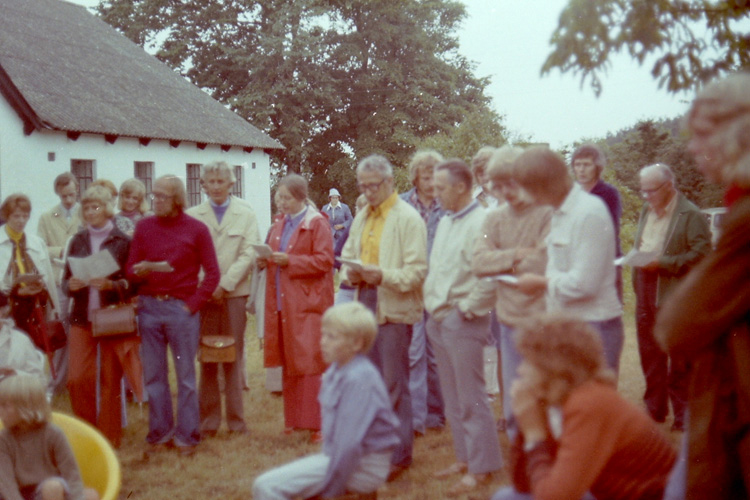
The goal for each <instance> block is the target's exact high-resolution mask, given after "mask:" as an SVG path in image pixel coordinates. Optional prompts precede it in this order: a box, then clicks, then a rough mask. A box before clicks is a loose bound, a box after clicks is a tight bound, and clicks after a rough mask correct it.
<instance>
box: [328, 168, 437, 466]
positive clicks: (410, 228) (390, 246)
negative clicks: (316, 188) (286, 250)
mask: <svg viewBox="0 0 750 500" xmlns="http://www.w3.org/2000/svg"><path fill="white" fill-rule="evenodd" d="M357 187H358V188H359V191H360V192H361V193H363V194H364V195H365V197H366V198H367V203H368V206H367V208H365V209H363V210H361V211H360V212H359V213H358V214H357V216H356V217H355V218H354V221H353V222H352V225H351V228H350V231H349V239H347V241H346V245H344V249H343V251H342V252H341V257H342V259H345V260H360V261H361V262H362V264H363V265H362V267H361V268H357V270H355V268H354V267H352V266H349V265H346V266H344V267H343V268H342V271H344V273H345V275H344V279H346V278H347V277H348V279H349V282H350V283H352V284H353V285H355V286H357V287H358V300H359V301H360V302H362V303H364V304H365V305H367V306H368V307H370V308H371V309H372V310H373V311H374V312H375V316H376V318H377V320H378V336H377V338H376V339H375V344H374V345H373V346H372V349H370V352H369V357H370V359H371V360H372V362H373V363H374V364H375V366H377V367H378V369H379V370H380V372H381V374H382V375H383V380H384V381H385V385H386V387H387V388H388V392H389V393H390V397H391V401H392V402H393V407H394V411H395V412H396V415H397V416H398V418H399V421H400V422H401V426H400V428H399V437H400V438H401V445H400V446H399V447H398V448H397V449H396V450H395V451H394V452H393V457H392V459H391V463H392V464H393V465H392V471H391V474H390V475H389V480H392V479H393V478H395V477H396V476H397V475H398V474H399V473H400V472H402V471H403V470H404V469H406V468H407V467H408V466H409V465H411V459H412V444H413V441H414V431H413V422H412V408H411V395H410V393H409V344H410V342H411V334H412V327H413V326H414V323H416V322H418V321H420V320H421V319H422V314H423V307H422V283H423V281H424V278H425V275H426V274H427V228H426V226H425V223H424V221H423V220H422V217H421V216H420V215H419V212H417V211H416V210H415V209H414V208H413V207H411V205H409V204H408V203H406V202H405V201H403V200H402V199H400V198H399V196H398V193H396V192H395V190H394V182H393V167H392V166H391V164H390V163H389V162H388V160H387V159H385V158H384V157H382V156H378V155H372V156H368V157H367V158H365V159H364V160H362V161H361V162H360V163H359V165H358V166H357Z"/></svg>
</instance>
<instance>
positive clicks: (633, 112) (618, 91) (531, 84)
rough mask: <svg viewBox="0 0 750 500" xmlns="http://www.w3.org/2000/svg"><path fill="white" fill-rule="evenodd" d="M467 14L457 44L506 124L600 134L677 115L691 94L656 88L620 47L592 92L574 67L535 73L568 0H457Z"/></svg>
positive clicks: (570, 136) (526, 131)
mask: <svg viewBox="0 0 750 500" xmlns="http://www.w3.org/2000/svg"><path fill="white" fill-rule="evenodd" d="M463 2H464V4H466V6H467V14H468V16H467V19H466V20H465V21H464V24H463V26H462V29H461V31H460V33H459V41H460V50H459V51H460V52H461V53H462V54H463V55H464V56H465V57H467V58H468V59H469V60H471V61H474V62H476V64H477V65H476V70H475V74H476V76H479V77H485V76H489V77H490V78H491V82H492V83H491V84H490V86H489V88H488V92H487V93H488V94H489V95H490V96H491V97H492V99H493V104H494V108H495V110H496V111H497V112H498V113H500V114H502V115H504V117H505V125H506V126H507V127H508V128H509V129H510V131H511V132H515V133H520V134H523V135H525V136H531V139H532V140H533V141H536V142H548V143H550V145H551V146H552V147H553V148H561V147H563V146H565V145H569V144H572V143H573V142H575V141H579V140H582V139H587V138H588V139H591V138H599V137H603V136H605V135H606V134H607V132H613V133H614V132H617V131H618V130H621V129H623V128H626V127H629V126H632V125H634V124H635V123H636V122H638V121H639V120H641V119H648V118H672V117H675V116H681V115H683V114H684V113H685V112H686V111H687V108H688V106H689V101H690V99H691V98H692V94H690V95H688V94H684V93H682V94H677V95H672V94H670V93H668V92H667V91H666V90H665V89H659V88H658V82H657V80H655V79H653V78H652V76H651V72H650V71H651V65H648V64H646V65H644V66H638V64H637V63H636V62H634V61H632V60H631V59H630V57H629V56H627V55H618V57H616V58H615V60H614V62H613V64H612V65H611V67H610V68H609V71H608V72H607V74H606V75H605V76H604V77H603V78H602V82H603V91H602V93H601V95H600V96H599V98H598V99H597V98H596V97H595V95H594V92H593V90H592V89H591V87H590V86H589V83H588V82H589V81H588V80H587V81H586V83H585V84H584V86H583V87H581V85H580V81H581V80H580V75H578V76H574V75H573V74H561V73H560V72H559V71H558V70H553V71H552V72H551V73H548V74H547V75H546V76H544V77H542V76H540V69H541V67H542V64H543V63H544V60H545V59H546V57H547V55H548V54H549V52H550V51H551V46H550V44H549V40H550V38H551V37H552V33H553V32H554V30H555V28H556V27H557V21H558V18H559V16H560V13H561V12H562V10H563V7H564V6H565V5H566V4H567V3H568V1H567V0H463Z"/></svg>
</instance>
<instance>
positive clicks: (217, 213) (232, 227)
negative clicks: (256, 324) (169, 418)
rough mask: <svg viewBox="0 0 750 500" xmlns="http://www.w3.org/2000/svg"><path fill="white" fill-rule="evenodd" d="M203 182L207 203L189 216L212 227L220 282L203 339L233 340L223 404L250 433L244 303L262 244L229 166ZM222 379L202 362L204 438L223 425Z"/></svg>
mask: <svg viewBox="0 0 750 500" xmlns="http://www.w3.org/2000/svg"><path fill="white" fill-rule="evenodd" d="M201 182H202V184H203V190H204V191H205V192H206V194H208V198H209V199H208V201H206V202H204V203H202V204H200V205H198V206H195V207H192V208H190V209H189V210H187V212H186V213H187V214H188V215H191V216H193V217H195V218H196V219H198V220H200V221H201V222H203V223H204V224H205V225H206V226H208V230H209V232H210V233H211V238H212V240H213V242H214V247H215V248H216V257H217V259H218V261H219V269H220V271H221V280H220V281H219V285H218V286H217V287H216V290H215V291H214V293H213V297H212V300H211V301H209V302H208V303H206V304H205V305H204V306H203V308H202V309H201V336H204V335H229V336H232V337H234V342H235V352H236V357H235V361H234V362H233V363H222V364H221V365H222V366H223V369H224V381H225V386H224V396H225V403H224V404H225V407H226V420H227V427H228V429H229V432H230V433H238V434H244V433H246V432H247V426H246V425H245V419H244V415H243V409H242V385H243V380H244V374H243V373H242V367H243V366H244V365H243V363H242V360H243V355H244V346H245V325H246V320H247V316H246V312H245V303H246V302H247V297H248V295H249V294H250V281H251V271H250V270H251V266H252V264H253V260H254V258H255V252H254V251H253V247H252V245H253V244H254V243H260V234H259V232H258V221H257V219H256V217H255V212H254V211H253V209H252V208H250V206H249V205H248V204H247V203H245V202H244V201H243V200H240V199H238V198H235V197H232V196H230V195H229V193H230V192H231V190H232V185H233V184H234V183H235V182H236V178H235V176H234V172H233V171H232V168H231V167H230V166H229V165H227V163H226V162H223V161H218V162H213V163H209V164H206V165H204V166H203V168H202V172H201ZM218 374H219V364H218V363H201V381H200V390H199V403H200V417H201V435H202V437H213V436H215V435H216V433H217V431H218V429H219V426H220V425H221V391H220V390H219V382H218Z"/></svg>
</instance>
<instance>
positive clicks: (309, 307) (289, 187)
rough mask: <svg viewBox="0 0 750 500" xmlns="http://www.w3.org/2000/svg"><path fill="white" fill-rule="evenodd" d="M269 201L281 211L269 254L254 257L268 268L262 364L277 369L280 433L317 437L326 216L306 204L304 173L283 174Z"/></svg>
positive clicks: (328, 266) (328, 259)
mask: <svg viewBox="0 0 750 500" xmlns="http://www.w3.org/2000/svg"><path fill="white" fill-rule="evenodd" d="M274 199H275V202H276V206H277V208H278V210H279V212H281V213H280V215H279V217H278V218H277V219H276V221H275V222H274V224H273V226H271V229H270V231H269V232H268V238H267V243H268V245H269V246H270V247H271V249H272V250H273V254H272V255H271V256H270V257H268V258H267V259H261V258H259V259H258V264H259V266H261V267H262V266H264V265H265V266H267V272H266V276H267V279H266V311H265V351H264V363H265V366H266V367H268V368H270V367H276V366H281V367H282V382H283V390H282V394H283V398H284V426H285V432H286V433H290V432H292V431H293V430H295V429H310V430H313V431H315V434H313V440H318V439H319V434H318V431H320V405H319V403H318V391H319V389H320V377H321V375H322V373H323V371H325V364H324V362H323V357H322V355H321V353H320V320H321V316H322V315H323V313H324V312H325V310H326V309H328V308H329V307H331V306H332V305H333V237H332V236H331V227H330V224H329V223H328V220H327V219H326V217H325V216H324V215H322V214H321V213H320V212H319V211H318V210H317V209H316V208H315V207H314V206H309V205H308V204H307V181H306V180H305V179H304V178H303V177H301V176H299V175H297V174H290V175H288V176H286V177H284V178H283V179H282V180H281V182H280V183H279V187H278V189H277V191H276V196H275V198H274Z"/></svg>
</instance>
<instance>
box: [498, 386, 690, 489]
mask: <svg viewBox="0 0 750 500" xmlns="http://www.w3.org/2000/svg"><path fill="white" fill-rule="evenodd" d="M562 412H563V425H562V427H563V430H562V435H561V436H560V440H559V442H558V443H556V445H555V444H550V445H549V446H542V447H537V448H535V449H534V450H532V451H531V452H530V453H527V454H526V453H524V452H523V445H522V442H521V440H520V439H519V440H518V442H517V443H516V445H515V446H514V448H513V451H512V453H511V466H512V468H513V482H514V485H515V487H516V489H518V490H519V491H525V492H529V491H530V492H531V493H533V495H534V499H535V500H563V499H569V500H579V499H580V498H581V497H582V496H583V495H584V493H586V492H587V491H590V492H591V494H592V495H594V496H595V497H596V498H606V499H608V500H618V499H622V500H626V499H627V500H646V499H661V497H662V493H663V490H664V486H665V483H666V480H667V476H668V475H669V472H670V471H671V469H672V465H673V464H674V462H675V458H676V456H675V451H674V449H673V448H672V446H671V445H670V444H669V442H668V441H667V440H666V438H665V437H664V435H663V434H662V433H661V431H660V430H659V428H658V427H657V426H656V424H655V423H654V422H653V421H652V420H651V419H650V418H649V417H648V416H647V415H646V413H645V412H644V411H643V410H641V409H639V408H638V407H636V406H635V405H633V404H631V403H630V402H628V401H626V400H625V399H623V398H622V396H620V395H619V394H618V393H617V390H616V389H615V388H614V387H611V386H608V385H606V384H602V383H600V382H594V381H591V382H587V383H585V384H583V385H581V386H580V387H578V388H577V389H575V390H574V391H573V392H572V393H571V394H570V396H569V397H568V400H567V401H566V402H565V404H564V405H563V408H562Z"/></svg>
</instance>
